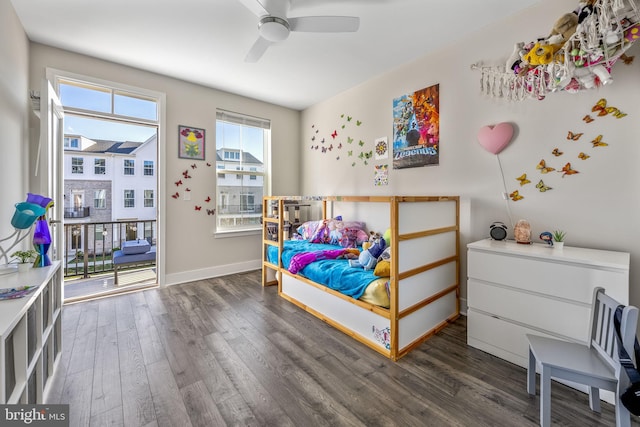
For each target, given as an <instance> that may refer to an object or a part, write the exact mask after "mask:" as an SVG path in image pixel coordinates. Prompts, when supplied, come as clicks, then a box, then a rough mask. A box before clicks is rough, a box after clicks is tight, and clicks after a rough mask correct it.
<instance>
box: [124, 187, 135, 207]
mask: <svg viewBox="0 0 640 427" xmlns="http://www.w3.org/2000/svg"><path fill="white" fill-rule="evenodd" d="M124 207H125V208H135V207H136V192H135V191H134V190H124Z"/></svg>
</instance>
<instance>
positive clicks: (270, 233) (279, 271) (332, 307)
mask: <svg viewBox="0 0 640 427" xmlns="http://www.w3.org/2000/svg"><path fill="white" fill-rule="evenodd" d="M291 201H293V203H300V202H302V203H313V202H315V203H319V204H320V205H321V210H322V219H328V218H331V217H332V215H333V213H334V211H335V208H336V207H337V206H338V207H341V208H342V207H345V206H350V207H351V208H352V209H354V212H357V213H356V214H355V215H357V216H358V217H357V218H355V217H353V218H351V217H349V218H347V217H345V220H347V219H348V220H358V221H368V219H369V218H367V217H366V216H367V213H372V211H376V214H375V215H374V218H377V220H378V222H380V221H379V219H380V218H381V217H382V218H383V221H384V220H385V219H387V218H386V217H387V215H388V219H387V220H388V224H387V227H385V228H382V227H380V228H378V229H376V231H380V232H383V231H384V230H385V229H386V228H388V229H390V231H391V251H392V256H391V276H390V279H389V294H390V295H389V296H390V306H389V308H388V309H386V308H383V307H380V306H377V305H373V304H370V303H367V302H363V301H360V300H357V299H354V298H352V297H350V296H346V295H343V294H341V293H339V292H337V291H335V290H333V289H330V288H328V287H326V286H324V285H321V284H318V283H315V282H313V281H311V280H309V279H307V278H305V277H303V276H301V275H297V274H296V275H294V274H292V273H290V272H289V271H288V270H287V269H286V268H285V267H284V266H283V265H282V253H283V246H284V241H285V240H286V239H287V238H289V236H290V233H291V232H293V231H294V230H290V229H291V228H292V227H291V226H287V224H288V223H287V221H286V219H288V218H285V216H287V215H286V214H285V212H286V210H287V209H288V206H287V204H286V203H285V202H288V203H291ZM262 206H263V207H262V218H263V235H262V260H263V261H262V285H263V286H269V285H275V284H277V286H278V295H280V296H281V297H283V298H285V299H286V300H288V301H290V302H292V303H293V304H295V305H297V306H298V307H300V308H302V309H303V310H305V311H307V312H309V313H311V314H313V315H314V316H316V317H318V318H319V319H321V320H323V321H324V322H326V323H328V324H330V325H331V326H333V327H335V328H336V329H338V330H340V331H342V332H344V333H345V334H347V335H349V336H351V337H353V338H354V339H356V340H357V341H359V342H361V343H363V344H365V345H366V346H368V347H370V348H372V349H374V350H375V351H377V352H379V353H380V354H382V355H384V356H386V357H388V358H389V359H391V360H394V361H396V360H398V359H399V358H401V357H402V356H404V355H406V354H407V353H409V352H410V351H411V350H412V349H414V348H415V347H417V346H418V345H420V344H421V343H422V342H424V341H425V340H426V339H428V338H429V337H431V336H432V335H434V334H436V333H437V332H439V331H440V330H442V329H443V328H444V327H445V326H447V325H448V324H449V323H450V322H452V321H454V320H455V319H457V318H458V317H459V316H460V254H459V247H460V199H459V197H458V196H415V197H410V196H371V197H368V196H344V197H339V196H329V197H296V196H292V197H284V196H266V197H264V198H263V205H262ZM306 206H308V205H306ZM358 206H359V207H358ZM385 206H386V209H387V211H386V212H385V211H384V209H385ZM373 208H375V209H373ZM318 210H319V208H318ZM381 213H382V215H380V214H381ZM376 215H377V216H376ZM314 219H317V218H314ZM374 222H375V220H374ZM370 224H371V223H370V222H367V226H368V228H369V229H372V228H370V227H371V225H370ZM274 231H275V233H274ZM269 246H275V247H277V248H278V262H277V264H276V263H271V262H269V261H268V258H267V250H268V248H269ZM381 337H382V338H384V339H381Z"/></svg>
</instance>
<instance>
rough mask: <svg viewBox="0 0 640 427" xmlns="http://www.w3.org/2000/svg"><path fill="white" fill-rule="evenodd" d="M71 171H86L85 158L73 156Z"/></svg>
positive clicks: (79, 172) (78, 172)
mask: <svg viewBox="0 0 640 427" xmlns="http://www.w3.org/2000/svg"><path fill="white" fill-rule="evenodd" d="M71 173H77V174H81V173H84V159H83V158H82V157H72V158H71Z"/></svg>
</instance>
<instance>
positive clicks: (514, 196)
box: [509, 190, 524, 202]
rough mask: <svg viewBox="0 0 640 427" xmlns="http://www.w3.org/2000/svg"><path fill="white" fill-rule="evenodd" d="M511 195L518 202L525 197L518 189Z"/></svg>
mask: <svg viewBox="0 0 640 427" xmlns="http://www.w3.org/2000/svg"><path fill="white" fill-rule="evenodd" d="M509 197H511V200H513V201H514V202H517V201H518V200H522V199H524V196H523V195H521V194H520V192H519V191H518V190H516V191H514V192H513V193H511V194H509Z"/></svg>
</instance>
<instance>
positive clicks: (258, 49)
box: [239, 0, 360, 62]
mask: <svg viewBox="0 0 640 427" xmlns="http://www.w3.org/2000/svg"><path fill="white" fill-rule="evenodd" d="M239 1H240V3H242V4H243V5H244V6H245V7H246V8H247V9H249V10H250V11H251V12H253V14H254V15H256V16H257V17H258V18H260V19H259V20H258V31H259V34H260V35H259V36H258V40H256V42H255V43H254V44H253V46H252V47H251V49H250V50H249V53H247V56H246V57H245V58H244V60H245V62H257V61H258V60H259V59H260V58H261V57H262V55H263V54H264V53H265V52H266V51H267V48H268V47H269V46H271V45H272V44H274V43H278V42H281V41H284V40H286V39H287V37H289V33H290V32H291V31H302V32H311V33H346V32H354V31H358V27H359V26H360V18H358V17H354V16H299V17H295V18H290V17H288V16H287V12H289V7H290V5H291V3H290V0H239Z"/></svg>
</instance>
